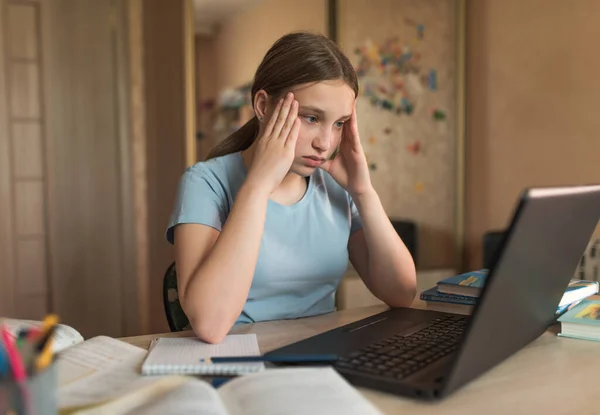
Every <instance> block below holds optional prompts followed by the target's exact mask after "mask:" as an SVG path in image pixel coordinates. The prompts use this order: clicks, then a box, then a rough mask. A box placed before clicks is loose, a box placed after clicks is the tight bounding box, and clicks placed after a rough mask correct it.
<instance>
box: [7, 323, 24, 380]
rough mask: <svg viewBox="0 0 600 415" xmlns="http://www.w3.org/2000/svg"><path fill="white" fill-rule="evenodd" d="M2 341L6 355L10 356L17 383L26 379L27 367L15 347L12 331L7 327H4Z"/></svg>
mask: <svg viewBox="0 0 600 415" xmlns="http://www.w3.org/2000/svg"><path fill="white" fill-rule="evenodd" d="M2 341H3V342H4V349H5V350H6V357H7V358H8V362H9V366H10V368H11V369H12V372H13V376H14V378H15V381H16V382H17V383H22V382H24V381H25V378H26V376H27V374H26V372H25V367H24V365H23V361H22V360H21V356H20V355H19V351H18V350H17V349H16V347H15V343H14V342H13V341H12V339H11V336H10V333H9V331H8V329H6V327H2Z"/></svg>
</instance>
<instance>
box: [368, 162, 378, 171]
mask: <svg viewBox="0 0 600 415" xmlns="http://www.w3.org/2000/svg"><path fill="white" fill-rule="evenodd" d="M369 170H377V164H375V163H371V164H369Z"/></svg>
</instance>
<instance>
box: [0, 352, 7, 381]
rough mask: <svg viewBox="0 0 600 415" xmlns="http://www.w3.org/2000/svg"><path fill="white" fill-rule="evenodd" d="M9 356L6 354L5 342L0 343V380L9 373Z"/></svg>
mask: <svg viewBox="0 0 600 415" xmlns="http://www.w3.org/2000/svg"><path fill="white" fill-rule="evenodd" d="M8 370H9V369H8V356H7V355H6V349H5V348H4V343H0V380H2V378H4V376H5V375H7V374H8Z"/></svg>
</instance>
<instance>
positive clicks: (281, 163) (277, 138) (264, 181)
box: [246, 92, 300, 195]
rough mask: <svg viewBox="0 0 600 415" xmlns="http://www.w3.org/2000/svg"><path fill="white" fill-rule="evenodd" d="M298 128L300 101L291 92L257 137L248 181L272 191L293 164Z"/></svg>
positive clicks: (262, 188)
mask: <svg viewBox="0 0 600 415" xmlns="http://www.w3.org/2000/svg"><path fill="white" fill-rule="evenodd" d="M299 131H300V120H299V119H298V101H296V100H294V95H293V94H292V93H291V92H290V93H288V94H287V96H286V97H285V99H284V98H282V99H281V100H279V102H278V103H277V106H276V107H275V110H274V111H273V114H272V115H271V118H270V119H269V121H268V123H267V125H266V127H265V131H264V133H263V135H262V136H260V137H259V138H258V139H257V140H258V143H257V147H256V152H255V153H254V159H253V161H252V165H251V166H250V169H249V171H248V177H247V179H246V183H249V184H250V185H251V186H252V187H253V188H255V189H261V190H264V191H265V192H266V194H267V195H270V194H271V193H273V191H274V190H275V189H276V188H277V186H279V184H280V183H281V181H282V180H283V178H284V177H285V175H286V174H287V173H288V172H289V170H290V167H291V166H292V162H293V161H294V153H295V149H296V140H297V139H298V132H299Z"/></svg>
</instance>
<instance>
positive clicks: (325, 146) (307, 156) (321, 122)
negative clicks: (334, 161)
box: [290, 80, 355, 177]
mask: <svg viewBox="0 0 600 415" xmlns="http://www.w3.org/2000/svg"><path fill="white" fill-rule="evenodd" d="M291 92H293V93H294V99H295V100H296V101H298V104H299V105H298V118H299V119H300V132H299V134H298V140H297V142H296V155H295V157H294V161H293V163H292V166H291V169H290V170H291V171H292V172H293V173H296V174H298V175H300V176H303V177H307V176H310V175H311V174H312V173H313V171H314V170H315V169H317V168H319V166H321V164H323V162H325V161H327V159H328V158H329V157H330V156H331V155H332V153H333V152H334V151H335V149H336V148H337V146H338V145H339V143H340V140H341V139H342V131H343V127H344V123H345V122H346V121H348V120H349V119H350V116H351V115H352V110H353V108H354V101H355V97H354V91H353V90H352V88H351V87H350V86H348V84H346V83H345V82H344V81H342V80H336V81H323V82H318V83H310V84H306V85H299V86H297V87H295V88H293V89H292V90H291Z"/></svg>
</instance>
